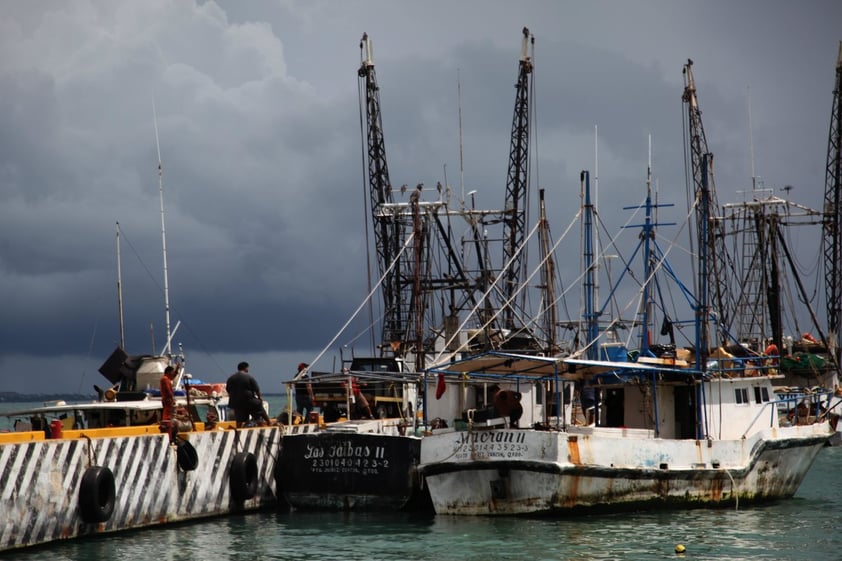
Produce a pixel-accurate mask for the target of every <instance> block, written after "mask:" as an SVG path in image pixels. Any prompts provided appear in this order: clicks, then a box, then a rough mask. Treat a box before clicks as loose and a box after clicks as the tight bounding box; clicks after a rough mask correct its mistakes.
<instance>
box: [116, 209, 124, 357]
mask: <svg viewBox="0 0 842 561" xmlns="http://www.w3.org/2000/svg"><path fill="white" fill-rule="evenodd" d="M122 269H123V267H122V265H121V263H120V223H119V222H117V313H118V314H119V319H120V348H121V349H125V348H126V326H125V322H124V321H123V271H122Z"/></svg>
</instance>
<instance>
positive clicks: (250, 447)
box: [0, 427, 281, 551]
mask: <svg viewBox="0 0 842 561" xmlns="http://www.w3.org/2000/svg"><path fill="white" fill-rule="evenodd" d="M181 436H183V437H186V438H187V439H188V440H189V442H190V443H191V444H192V446H193V448H194V449H195V451H196V454H197V456H198V463H197V465H196V468H195V469H194V470H191V471H183V470H182V469H180V468H179V463H178V454H177V451H176V448H175V447H174V446H172V445H170V443H169V437H168V436H167V435H163V434H150V435H141V436H112V437H105V438H91V439H86V438H74V439H59V440H37V441H32V442H17V443H8V444H0V473H2V474H3V479H2V481H3V482H2V488H0V504H2V508H0V532H2V533H0V551H2V550H8V549H14V548H20V547H27V546H32V545H37V544H43V543H47V542H51V541H55V540H61V539H67V538H74V537H79V536H86V535H91V534H100V533H107V532H115V531H119V530H126V529H130V528H140V527H144V526H153V525H158V524H165V523H169V522H180V521H185V520H192V519H198V518H203V517H209V516H218V515H223V514H228V513H231V512H240V511H248V510H256V509H258V508H267V507H274V506H275V505H276V504H277V501H276V499H275V495H274V492H273V488H272V484H273V470H274V465H275V459H274V458H275V455H276V454H277V448H278V444H279V439H280V436H281V429H280V428H278V427H267V428H253V429H241V430H230V429H229V430H214V431H204V432H191V433H185V434H183V435H181ZM240 452H249V453H251V454H253V455H254V456H255V458H256V460H257V462H256V463H257V480H256V481H257V485H256V493H255V495H254V497H253V498H251V499H247V500H243V501H238V500H235V499H234V498H233V497H232V495H231V489H230V478H231V474H230V466H231V463H232V459H233V458H234V456H235V455H236V454H237V453H240ZM92 465H97V466H104V467H107V468H108V469H110V470H111V472H112V473H113V475H114V483H115V491H116V492H115V502H114V510H113V512H112V513H111V515H110V517H109V518H108V520H107V521H105V522H102V523H86V522H84V521H83V520H82V518H81V516H80V511H79V509H80V506H79V505H80V488H81V479H82V476H83V474H84V473H85V471H86V469H87V468H88V467H90V466H92Z"/></svg>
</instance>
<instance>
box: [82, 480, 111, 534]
mask: <svg viewBox="0 0 842 561" xmlns="http://www.w3.org/2000/svg"><path fill="white" fill-rule="evenodd" d="M116 498H117V492H116V489H115V486H114V474H113V473H111V470H110V469H108V468H107V467H103V466H92V467H89V468H88V469H86V470H85V473H84V474H83V475H82V482H81V483H80V484H79V514H80V515H81V516H82V520H84V521H85V522H87V523H89V524H98V523H100V522H106V521H107V520H108V519H109V518H111V514H112V513H113V512H114V502H115V500H116Z"/></svg>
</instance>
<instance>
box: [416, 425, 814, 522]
mask: <svg viewBox="0 0 842 561" xmlns="http://www.w3.org/2000/svg"><path fill="white" fill-rule="evenodd" d="M800 429H803V430H800ZM784 430H785V431H788V432H789V434H788V435H787V436H786V437H782V436H780V434H776V433H779V432H780V431H784ZM647 432H648V431H630V430H625V429H607V430H600V431H599V432H598V433H595V432H593V431H592V432H590V433H589V434H569V433H566V432H547V431H532V430H525V431H518V430H501V431H487V432H474V433H468V432H463V433H448V434H441V435H433V436H429V437H426V438H425V439H424V441H423V443H422V465H421V468H420V469H421V471H422V474H423V476H424V478H425V482H426V486H427V488H428V489H429V492H430V496H431V500H432V503H433V506H434V509H435V512H436V513H437V514H456V515H527V514H565V513H570V514H572V513H579V512H582V511H600V512H619V511H628V510H633V509H637V508H641V507H649V508H652V507H655V508H694V507H702V506H735V505H739V504H741V503H744V502H759V501H769V500H776V499H783V498H788V497H791V496H792V495H794V494H795V492H796V490H797V489H798V486H799V485H800V483H801V481H802V480H803V478H804V475H805V474H806V473H807V471H808V470H809V468H810V466H811V465H812V463H813V461H814V460H815V458H816V455H817V454H818V453H819V451H820V450H821V449H822V447H823V446H824V445H825V443H826V441H827V438H828V429H827V427H826V426H824V427H823V428H821V427H820V426H819V425H813V426H810V427H797V428H793V429H789V428H787V429H774V430H770V431H769V432H768V433H767V434H765V435H763V436H756V437H753V438H751V439H741V440H738V441H695V440H675V441H672V440H661V439H655V438H649V437H648V435H647V434H646V433H647ZM624 434H625V437H623V435H624Z"/></svg>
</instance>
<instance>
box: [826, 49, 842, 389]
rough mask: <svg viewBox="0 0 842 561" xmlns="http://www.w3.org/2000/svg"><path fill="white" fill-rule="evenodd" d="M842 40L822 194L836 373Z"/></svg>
mask: <svg viewBox="0 0 842 561" xmlns="http://www.w3.org/2000/svg"><path fill="white" fill-rule="evenodd" d="M840 151H842V41H840V42H839V55H838V57H837V59H836V82H835V85H834V88H833V104H832V108H831V112H830V131H829V133H828V139H827V166H826V168H825V192H824V222H823V230H824V261H825V291H826V298H827V303H826V304H827V329H828V343H829V348H828V351H830V352H829V355H830V356H831V357H832V360H833V362H834V367H835V369H836V370H837V373H838V371H839V366H840V348H839V329H840V322H842V279H840V276H842V232H840V227H842V201H840V197H842V154H840Z"/></svg>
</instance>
